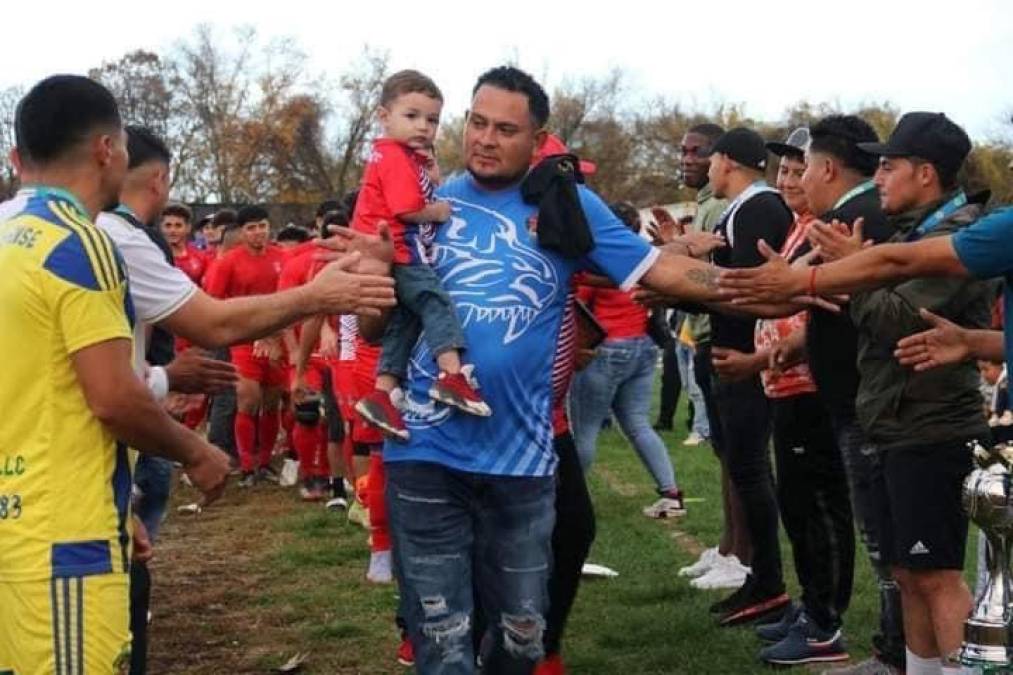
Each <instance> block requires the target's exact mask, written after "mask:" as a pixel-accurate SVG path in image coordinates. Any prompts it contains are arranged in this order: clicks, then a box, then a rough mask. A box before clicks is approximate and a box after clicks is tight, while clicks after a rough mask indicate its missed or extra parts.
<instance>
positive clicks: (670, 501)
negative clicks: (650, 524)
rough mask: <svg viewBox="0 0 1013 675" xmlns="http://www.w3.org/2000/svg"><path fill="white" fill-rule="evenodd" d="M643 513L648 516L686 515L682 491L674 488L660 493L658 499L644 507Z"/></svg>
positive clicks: (668, 516)
mask: <svg viewBox="0 0 1013 675" xmlns="http://www.w3.org/2000/svg"><path fill="white" fill-rule="evenodd" d="M643 513H644V515H645V516H647V517H648V518H681V517H682V516H684V515H686V506H685V505H684V504H683V501H682V491H681V490H674V491H672V492H667V493H665V494H663V495H661V498H660V499H658V501H656V502H654V503H653V504H651V505H650V506H647V507H644V510H643Z"/></svg>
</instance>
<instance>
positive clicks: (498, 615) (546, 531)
mask: <svg viewBox="0 0 1013 675" xmlns="http://www.w3.org/2000/svg"><path fill="white" fill-rule="evenodd" d="M386 469H387V494H386V499H387V509H388V511H387V515H388V519H389V522H390V529H391V534H392V535H393V539H394V563H395V569H396V571H397V575H398V583H399V584H400V588H401V594H402V603H401V608H402V610H403V611H404V614H405V617H404V618H405V620H406V622H407V624H408V634H409V636H410V638H411V641H412V644H413V645H414V647H415V668H416V672H418V673H419V675H464V674H471V673H474V672H475V653H474V651H475V650H474V646H473V640H472V623H473V613H474V611H475V607H476V602H475V599H476V598H475V594H478V596H479V597H478V601H479V602H478V603H477V604H478V605H479V606H480V607H481V611H482V612H483V615H484V617H485V622H484V624H485V625H486V626H488V632H487V633H486V635H485V636H484V639H483V640H481V642H482V644H483V649H484V652H483V655H482V656H483V659H482V660H483V663H484V668H485V672H487V673H502V674H504V675H513V674H514V673H516V674H518V675H521V674H523V675H527V674H528V673H530V672H531V670H532V669H533V668H534V664H535V663H536V662H537V661H538V660H539V659H540V658H542V655H543V653H544V649H543V645H542V639H543V634H544V632H545V615H546V612H547V611H548V609H549V596H548V580H549V573H550V571H551V567H552V543H551V542H552V531H553V527H554V525H555V521H556V513H555V499H556V484H555V477H554V476H545V477H540V478H523V477H511V476H491V475H481V474H473V473H465V472H462V471H456V470H454V469H449V468H447V467H444V466H441V465H439V464H433V463H429V462H389V463H388V464H387V465H386ZM475 642H478V641H475Z"/></svg>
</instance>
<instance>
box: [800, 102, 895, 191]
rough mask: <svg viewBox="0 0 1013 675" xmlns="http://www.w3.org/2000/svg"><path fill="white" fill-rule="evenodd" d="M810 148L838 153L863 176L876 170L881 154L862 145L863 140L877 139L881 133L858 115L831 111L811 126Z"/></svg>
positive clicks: (867, 141)
mask: <svg viewBox="0 0 1013 675" xmlns="http://www.w3.org/2000/svg"><path fill="white" fill-rule="evenodd" d="M809 137H810V139H811V140H810V141H809V149H810V150H812V151H813V152H822V153H826V154H828V155H832V156H833V157H835V158H836V159H837V160H838V161H839V162H841V164H843V165H844V166H846V167H848V168H849V169H852V170H853V171H857V172H858V173H860V174H861V175H863V176H871V175H872V174H874V173H876V166H877V165H878V163H879V158H878V157H876V156H875V155H870V154H869V153H867V152H863V151H862V150H860V149H859V148H858V144H859V143H876V142H878V141H879V136H877V135H876V130H875V129H873V128H872V125H871V124H869V123H868V122H866V121H865V120H863V119H862V118H861V117H859V116H858V115H829V116H828V117H824V118H823V119H821V120H819V121H818V122H816V124H814V125H812V126H811V127H809Z"/></svg>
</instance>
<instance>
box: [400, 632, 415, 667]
mask: <svg viewBox="0 0 1013 675" xmlns="http://www.w3.org/2000/svg"><path fill="white" fill-rule="evenodd" d="M397 662H398V663H400V664H401V665H402V666H404V667H405V668H411V667H412V666H414V665H415V648H414V647H412V643H411V640H409V639H408V638H401V644H399V645H398V647H397Z"/></svg>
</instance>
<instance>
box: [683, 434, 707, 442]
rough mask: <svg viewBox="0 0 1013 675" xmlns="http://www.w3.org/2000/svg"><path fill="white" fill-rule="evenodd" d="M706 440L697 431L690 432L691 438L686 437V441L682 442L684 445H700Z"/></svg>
mask: <svg viewBox="0 0 1013 675" xmlns="http://www.w3.org/2000/svg"><path fill="white" fill-rule="evenodd" d="M705 440H706V439H705V438H704V437H703V436H701V435H700V434H698V433H696V432H695V431H691V432H689V436H686V440H684V441H683V442H682V444H683V445H700V444H701V443H703V442H704V441H705Z"/></svg>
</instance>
